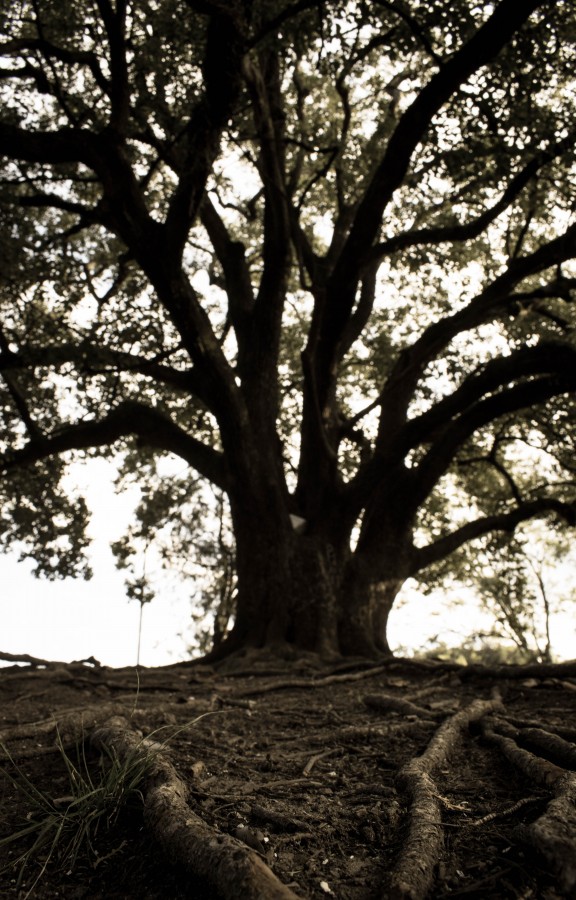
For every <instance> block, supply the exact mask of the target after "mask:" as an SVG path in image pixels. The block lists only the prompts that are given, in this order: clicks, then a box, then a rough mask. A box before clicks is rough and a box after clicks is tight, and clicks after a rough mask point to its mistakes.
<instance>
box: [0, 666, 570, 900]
mask: <svg viewBox="0 0 576 900" xmlns="http://www.w3.org/2000/svg"><path fill="white" fill-rule="evenodd" d="M2 657H3V658H6V657H7V654H0V658H2ZM58 735H59V736H60V738H59V739H60V741H61V743H62V744H63V745H64V746H65V748H66V752H67V753H69V754H70V756H71V758H73V756H74V754H76V755H77V756H78V754H79V753H80V754H81V755H83V756H84V757H85V759H86V761H87V764H88V765H89V766H94V770H95V772H97V771H98V767H99V766H102V765H104V764H105V760H104V762H103V749H106V748H108V749H110V748H111V747H112V748H113V751H114V753H116V754H118V756H119V757H121V756H122V754H125V753H128V752H130V747H132V748H134V746H139V747H140V748H141V752H142V753H148V754H152V756H153V759H154V763H153V766H152V768H151V770H150V771H149V772H148V774H147V776H146V778H145V780H144V781H143V783H142V786H141V801H140V802H137V803H133V804H131V805H130V806H129V807H128V808H126V809H125V810H124V811H123V812H122V814H121V815H120V817H119V819H118V820H117V821H116V822H115V823H113V824H111V825H110V827H108V826H107V825H106V823H105V822H104V823H103V825H102V827H101V828H100V829H99V831H98V834H97V836H96V839H95V842H94V847H93V853H92V854H90V853H89V852H86V853H84V852H83V853H81V855H80V856H79V857H78V859H77V860H76V864H75V865H74V866H73V867H72V868H70V867H69V866H68V865H63V864H62V863H61V861H59V858H58V854H57V853H55V854H54V856H53V858H52V859H51V861H50V863H49V864H48V866H47V867H46V871H45V872H44V873H43V875H42V877H41V878H40V879H39V880H38V881H36V879H37V877H38V875H39V873H40V871H41V867H42V864H43V857H42V854H37V855H36V857H35V858H34V859H32V860H31V862H30V863H29V865H28V866H27V867H26V869H25V870H24V873H23V876H22V879H21V883H20V885H19V886H18V885H17V878H18V867H14V865H13V864H12V863H13V860H15V859H16V858H17V856H18V855H19V854H20V853H21V852H22V850H23V849H26V843H25V841H24V842H23V843H22V842H20V843H18V844H11V845H8V846H5V847H2V846H0V869H1V870H2V871H1V874H0V896H1V897H3V898H6V900H12V898H23V897H26V896H31V897H39V898H65V900H88V898H90V900H96V898H102V900H104V898H106V900H110V898H138V900H160V898H162V900H167V898H174V900H179V898H189V897H194V898H200V900H202V898H221V900H228V898H233V897H238V898H242V900H249V898H251V897H254V898H256V900H257V898H262V900H266V898H278V900H280V898H292V897H297V898H307V900H312V898H314V900H316V898H331V897H334V898H338V900H377V898H412V900H416V898H420V897H422V898H423V897H426V896H429V897H434V898H444V897H451V898H456V897H461V898H475V897H477V898H486V897H493V898H524V900H529V898H534V900H554V898H559V897H576V664H564V665H562V666H558V667H546V668H544V667H540V668H538V667H530V668H529V669H523V670H522V669H518V668H510V669H502V668H499V669H497V670H486V669H484V670H483V669H480V668H476V667H474V668H461V667H458V666H451V665H445V664H440V663H438V664H434V663H432V662H423V661H421V662H417V661H408V660H388V661H386V662H384V663H383V664H380V665H369V664H367V663H366V662H362V661H357V662H354V661H348V662H346V663H342V664H341V665H335V666H332V667H325V666H321V665H320V664H319V663H317V662H316V660H315V659H314V658H313V657H310V658H306V659H302V658H300V659H295V660H290V661H286V660H280V659H278V658H275V657H271V656H270V657H266V656H262V655H259V656H257V657H245V658H236V659H234V660H231V661H228V663H226V664H222V665H221V666H220V667H219V668H217V669H216V668H211V667H209V666H205V665H200V664H194V663H189V664H181V665H178V666H172V667H168V668H163V669H149V670H147V669H140V670H138V671H136V670H135V669H109V668H106V667H103V666H100V665H98V664H97V663H96V662H95V661H85V662H81V663H72V664H70V665H64V664H59V663H41V662H40V661H34V660H29V661H28V664H27V665H26V666H24V667H23V666H22V665H19V666H16V665H14V666H10V667H8V668H4V669H0V742H1V744H2V746H3V748H5V749H3V751H2V753H1V754H0V755H1V756H2V760H1V767H0V839H1V838H3V837H6V836H8V835H10V834H12V833H14V831H15V830H16V829H17V828H18V827H20V825H21V824H22V822H26V821H29V818H30V815H31V813H33V809H32V807H33V803H32V802H31V800H30V798H29V797H28V796H26V795H25V794H24V793H23V792H22V791H21V790H19V789H18V788H17V786H16V785H15V784H14V780H13V778H14V777H15V778H16V780H18V779H19V778H22V776H25V778H26V779H27V780H28V783H32V784H34V785H37V786H38V788H40V789H41V790H42V791H44V792H45V793H46V794H47V795H48V796H49V797H51V798H52V799H53V800H56V801H57V805H58V803H60V804H62V803H64V804H65V803H66V798H67V794H68V793H69V785H68V784H67V775H66V767H65V765H64V761H63V758H62V753H61V751H59V750H58V747H57V739H58ZM135 742H136V743H135ZM6 750H7V751H8V753H9V754H10V757H11V760H12V761H10V759H9V758H8V755H7V753H6ZM7 773H10V774H11V775H12V776H13V778H9V777H8V776H7ZM27 817H28V818H27ZM35 882H36V883H35ZM30 891H32V892H31V893H30Z"/></svg>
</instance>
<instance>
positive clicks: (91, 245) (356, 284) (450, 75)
mask: <svg viewBox="0 0 576 900" xmlns="http://www.w3.org/2000/svg"><path fill="white" fill-rule="evenodd" d="M1 27H2V34H3V37H2V43H1V44H0V52H1V56H2V65H1V68H0V78H1V82H0V85H1V91H2V113H1V120H0V153H1V156H2V160H3V166H2V180H1V187H0V204H1V209H2V230H1V242H2V244H1V246H2V255H3V270H2V273H1V276H0V277H1V287H0V291H1V293H0V314H1V322H2V324H1V330H0V373H1V375H2V379H3V387H2V391H1V393H0V398H1V409H2V415H3V420H4V433H3V437H2V453H3V456H2V463H1V465H2V471H3V472H4V477H3V479H2V491H3V494H4V507H3V510H4V511H3V514H2V515H3V520H2V521H3V523H4V531H3V539H4V541H5V543H9V542H11V541H25V542H28V546H31V547H33V548H34V552H35V554H36V556H37V558H38V561H39V567H40V569H41V570H44V571H46V572H48V573H49V574H50V573H52V574H57V573H60V574H62V573H63V572H64V573H68V572H71V571H74V570H75V569H77V568H78V567H79V566H81V564H82V563H81V557H82V551H83V548H84V545H85V538H84V537H83V527H84V524H85V518H86V513H85V509H84V508H83V506H82V504H81V500H80V499H74V498H70V497H68V496H67V495H66V494H65V493H64V492H63V490H62V489H61V488H59V487H58V484H59V478H60V476H61V474H62V472H63V471H64V468H65V465H64V462H63V460H64V459H68V458H70V454H76V455H77V454H78V453H79V452H82V453H90V452H99V453H109V452H112V451H113V448H115V449H116V450H117V449H118V447H120V448H123V449H124V450H125V452H126V465H127V466H128V468H129V469H130V471H131V472H132V473H136V474H138V475H139V476H140V477H142V479H143V481H146V480H150V483H151V484H153V483H155V484H156V488H155V489H154V490H153V491H151V492H150V495H149V502H147V501H146V500H145V501H144V502H143V504H142V506H141V518H144V519H146V523H147V528H148V533H149V534H150V533H152V534H153V533H154V530H155V528H157V527H159V525H158V523H159V522H161V521H162V522H166V521H168V518H169V516H168V518H167V514H168V513H170V515H171V516H172V517H173V518H172V521H173V522H177V523H178V528H179V529H180V531H181V532H182V533H185V532H186V529H187V528H188V533H189V534H190V535H192V533H193V530H194V527H197V522H196V520H195V517H194V512H193V507H194V499H195V498H196V497H197V496H198V492H199V491H201V488H200V486H199V484H200V482H204V483H209V484H210V485H212V486H213V487H214V488H215V489H217V490H218V491H219V492H222V493H223V494H224V495H225V496H226V497H227V498H228V502H229V508H230V515H231V521H232V526H233V531H234V536H235V553H236V575H237V591H236V593H235V595H234V600H235V604H236V606H235V619H234V625H233V627H232V629H231V631H230V632H229V634H228V635H227V636H226V637H225V639H224V640H223V641H222V642H221V643H220V645H219V648H218V650H217V652H218V653H227V652H230V651H232V650H234V649H237V648H240V647H245V646H249V645H254V646H263V645H267V644H271V643H282V642H289V643H291V644H294V645H296V646H298V647H301V648H308V649H313V650H317V651H319V652H322V653H324V654H334V653H351V654H358V653H364V654H375V653H379V652H386V651H388V643H387V638H386V625H387V619H388V614H389V612H390V609H391V607H392V604H393V602H394V598H395V596H396V594H397V592H398V590H399V589H400V587H401V585H402V584H403V582H404V581H405V580H406V579H407V578H408V577H411V576H419V577H422V578H426V572H427V570H428V569H429V567H431V566H433V564H438V562H439V561H441V560H445V559H449V558H450V556H451V555H452V554H454V553H455V551H457V550H459V549H461V548H462V547H464V546H467V545H468V544H469V543H470V542H474V541H478V540H481V539H483V538H484V537H486V536H489V535H490V534H492V533H494V532H502V531H504V532H511V531H513V530H514V529H515V528H516V526H518V525H519V524H520V523H522V522H524V521H526V520H528V519H531V518H534V517H544V518H546V519H547V520H549V521H550V523H551V524H552V525H554V526H561V525H563V524H568V525H572V524H574V517H575V490H574V478H573V473H574V464H573V449H574V429H573V413H574V392H575V390H576V365H575V363H576V349H575V347H574V339H573V319H574V314H573V309H572V301H573V298H574V289H575V288H576V273H575V267H574V262H573V260H574V257H575V256H576V222H574V215H573V209H574V201H575V192H574V135H575V134H576V121H575V117H576V113H575V111H574V104H573V102H572V91H573V72H574V63H575V55H576V54H575V50H574V46H575V44H574V39H573V38H574V34H575V29H576V17H575V15H574V11H573V9H571V4H569V3H567V2H561V0H556V2H552V0H526V2H524V3H521V4H519V3H516V2H513V0H500V2H498V3H496V4H485V3H478V4H474V5H471V4H469V3H464V2H458V3H453V2H450V3H448V2H444V0H435V2H432V3H425V4H423V3H420V2H417V0H410V2H405V0H390V2H386V0H378V2H375V3H371V4H365V3H363V2H335V3H325V2H319V0H313V2H312V0H310V2H307V0H301V2H293V3H288V2H278V0H259V2H253V3H245V2H239V0H197V2H196V0H168V2H162V3H157V2H155V0H138V2H135V3H134V4H130V3H127V2H125V0H117V2H116V3H115V4H114V3H112V2H111V0H94V2H89V0H79V2H78V3H76V4H74V6H73V7H70V8H68V7H67V8H66V9H65V10H64V9H63V8H62V7H61V5H59V4H58V3H56V2H54V0H32V2H22V3H20V4H18V5H8V7H7V8H5V9H4V11H3V12H2V16H1ZM166 454H173V455H175V456H177V457H179V458H180V459H181V460H183V461H184V463H185V464H186V473H185V474H184V475H181V476H179V477H178V478H174V479H171V478H170V477H169V476H166V475H163V476H161V475H158V472H157V468H156V465H157V461H158V459H159V458H161V457H162V456H163V455H166ZM63 455H64V456H63ZM155 479H156V480H155ZM186 511H187V512H186ZM178 546H179V547H180V548H181V550H182V552H186V550H185V548H186V539H185V537H184V538H182V540H181V541H180V543H179V545H178ZM472 546H473V545H472ZM123 552H124V555H125V556H126V555H127V554H128V555H129V553H130V547H129V545H125V546H124V548H123ZM230 596H231V594H230V590H229V589H228V602H229V600H230Z"/></svg>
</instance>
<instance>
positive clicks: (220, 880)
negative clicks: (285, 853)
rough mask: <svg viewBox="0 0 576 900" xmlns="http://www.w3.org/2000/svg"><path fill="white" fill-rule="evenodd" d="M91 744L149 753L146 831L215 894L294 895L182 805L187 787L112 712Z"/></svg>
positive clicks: (242, 899)
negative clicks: (110, 717) (148, 830)
mask: <svg viewBox="0 0 576 900" xmlns="http://www.w3.org/2000/svg"><path fill="white" fill-rule="evenodd" d="M91 742H92V744H93V745H94V746H95V747H97V748H100V749H102V748H108V749H112V750H113V751H114V753H116V754H117V756H118V757H119V758H120V759H121V760H123V759H126V758H127V757H130V756H132V755H133V754H134V753H140V752H141V753H144V754H150V759H151V763H150V770H149V771H148V774H147V776H146V778H145V784H144V786H143V790H142V793H143V797H144V818H145V821H146V823H147V825H148V827H149V828H150V830H151V832H152V834H153V835H154V837H155V838H156V840H157V841H158V843H159V844H160V846H161V847H162V849H163V850H164V852H165V853H166V855H167V857H168V858H169V859H170V860H171V861H172V862H174V863H178V864H180V865H181V866H183V867H184V868H185V869H186V870H187V871H188V872H189V873H190V875H191V877H192V878H195V879H196V880H198V879H200V880H201V881H202V882H204V883H206V884H207V885H209V886H210V888H211V890H213V891H214V892H215V893H214V896H215V897H218V898H221V900H297V895H296V894H294V893H293V891H292V890H291V889H290V888H289V887H287V886H286V885H284V884H282V882H280V881H279V880H278V878H276V876H275V875H274V874H273V872H272V871H271V870H270V869H269V868H268V866H267V865H266V864H265V863H264V862H263V861H262V859H261V858H260V856H259V855H258V854H257V853H256V852H254V851H253V850H251V849H249V848H248V847H247V846H245V844H243V843H241V842H240V841H238V840H236V839H234V838H232V837H230V835H227V834H222V833H219V832H217V831H215V830H214V829H213V828H211V827H210V826H209V825H208V824H207V823H206V822H205V821H204V820H203V819H201V818H200V817H199V816H197V815H196V814H195V813H194V812H193V811H192V809H191V808H190V807H189V806H188V803H187V797H188V788H187V786H186V784H185V783H184V782H183V781H182V780H181V778H180V777H179V776H178V773H177V772H176V770H175V768H174V767H173V766H172V764H171V763H170V762H169V761H168V760H167V759H166V757H165V756H164V754H163V753H162V751H161V750H158V749H157V745H154V746H153V747H152V748H150V746H149V745H148V744H147V742H146V741H145V740H142V738H141V737H139V735H138V734H137V733H136V732H135V731H134V730H133V729H132V727H131V725H130V723H129V722H128V721H127V720H126V719H123V718H121V717H115V718H112V719H110V720H109V721H108V722H106V723H105V724H104V725H103V726H101V727H100V728H98V729H97V730H96V731H95V732H94V733H93V734H92V738H91Z"/></svg>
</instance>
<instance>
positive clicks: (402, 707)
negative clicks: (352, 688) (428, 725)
mask: <svg viewBox="0 0 576 900" xmlns="http://www.w3.org/2000/svg"><path fill="white" fill-rule="evenodd" d="M362 699H363V702H364V703H365V704H366V706H368V707H370V708H371V709H378V710H381V711H382V712H395V713H399V714H400V715H402V716H417V717H418V718H422V719H438V718H444V714H443V713H437V712H432V711H431V710H429V709H426V708H425V707H424V706H418V705H417V704H416V703H411V702H410V700H404V699H403V698H402V697H392V696H390V694H367V695H366V696H365V697H363V698H362Z"/></svg>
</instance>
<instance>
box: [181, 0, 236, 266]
mask: <svg viewBox="0 0 576 900" xmlns="http://www.w3.org/2000/svg"><path fill="white" fill-rule="evenodd" d="M189 5H193V4H189ZM208 6H209V7H211V9H210V20H209V23H208V29H207V37H206V50H205V54H204V60H203V64H202V74H203V77H204V93H203V96H202V97H201V99H200V100H199V102H198V103H197V104H196V106H195V107H194V109H193V110H192V114H191V116H190V121H189V123H188V125H187V127H186V129H185V132H184V134H183V135H182V137H181V142H182V145H183V147H184V150H183V152H182V153H181V164H180V167H179V168H180V171H179V179H178V184H177V186H176V189H175V190H174V193H173V194H172V197H171V199H170V203H169V206H168V213H167V215H166V232H167V248H168V250H169V252H170V254H171V255H172V256H173V257H174V258H175V259H180V256H181V254H182V251H183V249H184V244H185V241H186V238H187V236H188V231H189V229H190V226H191V224H192V222H193V221H194V219H195V217H196V215H197V213H198V210H199V208H200V203H201V202H202V198H203V195H204V191H205V188H206V181H207V179H208V176H209V174H210V172H211V169H212V166H213V164H214V160H215V158H216V156H217V154H218V151H219V149H220V139H221V136H222V132H223V130H224V128H225V127H226V125H227V123H228V120H229V118H230V116H231V114H232V110H233V106H234V103H235V101H236V98H237V96H238V94H239V91H240V86H241V71H242V60H243V57H244V52H245V48H244V43H245V39H244V36H243V35H242V34H241V32H240V30H239V23H238V22H237V20H236V15H235V14H234V13H235V9H234V5H231V6H230V7H229V8H227V7H225V5H223V4H219V5H218V9H216V8H215V4H208Z"/></svg>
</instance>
